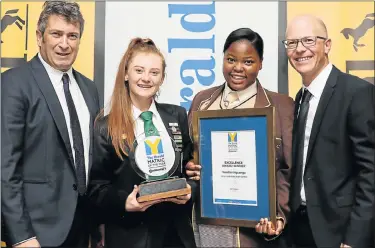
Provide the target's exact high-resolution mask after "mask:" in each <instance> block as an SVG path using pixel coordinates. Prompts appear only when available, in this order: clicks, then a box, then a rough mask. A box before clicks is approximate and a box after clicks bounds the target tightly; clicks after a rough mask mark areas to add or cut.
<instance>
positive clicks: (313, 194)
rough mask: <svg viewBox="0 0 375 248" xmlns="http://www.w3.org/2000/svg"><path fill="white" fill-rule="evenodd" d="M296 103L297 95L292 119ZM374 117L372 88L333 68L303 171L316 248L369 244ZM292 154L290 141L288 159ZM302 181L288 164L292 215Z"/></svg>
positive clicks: (295, 168) (373, 182)
mask: <svg viewBox="0 0 375 248" xmlns="http://www.w3.org/2000/svg"><path fill="white" fill-rule="evenodd" d="M300 99H301V91H299V92H298V94H297V96H296V108H295V117H296V113H297V112H298V108H299V102H300ZM374 115H375V87H374V86H373V85H371V84H369V83H368V82H366V81H364V80H362V79H359V78H357V77H355V76H352V75H349V74H345V73H342V72H341V71H339V70H338V69H337V68H336V67H333V69H332V72H331V74H330V75H329V78H328V80H327V83H326V86H325V88H324V90H323V93H322V96H321V99H320V102H319V105H318V109H317V111H316V114H315V118H314V122H313V126H312V130H311V136H310V141H309V146H308V152H307V159H306V169H305V172H304V183H305V193H306V200H307V203H306V204H307V210H308V211H307V212H308V216H309V220H310V226H311V229H312V233H313V236H314V240H315V242H316V244H317V246H318V247H339V245H340V243H345V244H347V245H351V246H352V247H358V248H359V247H369V246H370V244H372V243H371V242H373V241H371V240H370V239H371V236H372V235H373V234H374V226H373V221H374V189H375V173H374V165H375V133H374V128H375V118H374ZM295 119H297V117H296V118H295ZM293 136H295V134H293ZM295 151H296V147H295V142H294V141H293V158H295V156H294V154H295ZM301 177H302V168H301V166H298V165H297V164H296V163H295V161H293V166H292V186H291V189H292V193H291V201H290V202H291V209H292V212H295V211H296V208H297V207H298V206H299V201H300V192H299V191H300V185H301Z"/></svg>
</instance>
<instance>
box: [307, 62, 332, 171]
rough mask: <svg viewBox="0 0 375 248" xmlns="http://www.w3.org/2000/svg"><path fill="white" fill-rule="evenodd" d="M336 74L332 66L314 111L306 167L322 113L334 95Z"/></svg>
mask: <svg viewBox="0 0 375 248" xmlns="http://www.w3.org/2000/svg"><path fill="white" fill-rule="evenodd" d="M338 73H339V70H338V69H337V68H336V67H334V66H333V68H332V71H331V73H330V75H329V77H328V80H327V83H326V85H325V87H324V90H323V93H322V96H321V98H320V100H319V104H318V108H317V110H316V113H315V117H314V122H313V125H312V129H311V134H310V140H309V147H308V150H307V156H306V165H307V164H308V163H307V162H308V161H309V158H310V155H311V151H312V149H313V147H314V144H315V140H316V136H317V135H318V133H319V128H320V124H321V123H322V119H323V116H324V112H325V111H326V108H327V106H328V103H329V100H330V99H331V96H332V95H333V93H334V89H335V86H336V82H337V76H338Z"/></svg>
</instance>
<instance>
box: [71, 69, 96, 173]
mask: <svg viewBox="0 0 375 248" xmlns="http://www.w3.org/2000/svg"><path fill="white" fill-rule="evenodd" d="M73 75H74V78H75V80H76V82H77V84H78V87H79V89H80V90H81V93H82V95H83V98H84V99H85V103H86V105H87V108H88V110H89V113H90V127H89V128H90V146H89V147H90V148H89V154H90V155H89V168H88V173H89V172H90V169H91V164H92V163H91V162H92V161H91V154H92V145H91V144H93V141H94V140H93V138H94V135H93V133H94V132H93V123H94V119H95V117H96V114H97V113H98V109H97V106H95V102H94V99H93V96H92V95H91V94H90V91H89V89H88V85H87V84H85V81H84V79H83V78H82V76H81V74H80V73H78V72H77V71H75V70H74V69H73Z"/></svg>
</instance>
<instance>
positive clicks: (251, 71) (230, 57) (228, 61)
mask: <svg viewBox="0 0 375 248" xmlns="http://www.w3.org/2000/svg"><path fill="white" fill-rule="evenodd" d="M261 69H262V60H261V59H260V57H259V54H258V52H257V51H256V50H255V49H254V47H253V45H252V44H251V43H250V42H249V41H248V40H239V41H236V42H233V43H232V44H231V45H230V46H229V48H228V49H227V50H226V51H225V53H224V61H223V74H224V78H225V80H226V82H227V84H228V86H229V87H230V88H231V89H232V90H235V91H241V90H244V89H246V88H247V87H249V86H250V85H252V84H253V83H254V82H255V79H256V78H257V76H258V72H259V70H261Z"/></svg>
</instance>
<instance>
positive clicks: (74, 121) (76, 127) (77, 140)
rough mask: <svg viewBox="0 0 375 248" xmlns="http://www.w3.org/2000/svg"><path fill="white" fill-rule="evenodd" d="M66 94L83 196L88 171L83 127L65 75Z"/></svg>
mask: <svg viewBox="0 0 375 248" xmlns="http://www.w3.org/2000/svg"><path fill="white" fill-rule="evenodd" d="M62 80H63V84H64V93H65V99H66V104H67V105H68V109H69V116H70V128H71V130H72V136H73V147H74V155H75V168H76V175H77V182H78V193H79V194H80V195H83V194H84V193H85V192H86V170H85V156H84V153H83V151H84V148H83V140H82V132H81V125H80V124H79V119H78V115H77V111H76V108H75V106H74V102H73V98H72V95H71V94H70V90H69V75H68V74H66V73H64V75H63V78H62Z"/></svg>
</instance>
